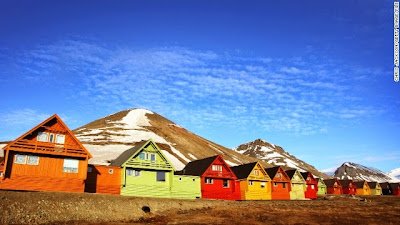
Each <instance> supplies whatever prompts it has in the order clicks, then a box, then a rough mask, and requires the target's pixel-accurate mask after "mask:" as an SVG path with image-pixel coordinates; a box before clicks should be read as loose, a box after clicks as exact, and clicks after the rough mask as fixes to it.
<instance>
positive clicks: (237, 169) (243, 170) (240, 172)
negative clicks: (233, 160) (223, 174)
mask: <svg viewBox="0 0 400 225" xmlns="http://www.w3.org/2000/svg"><path fill="white" fill-rule="evenodd" d="M256 165H257V162H252V163H247V164H243V165H239V166H233V167H231V169H232V171H233V172H234V173H235V175H236V177H237V178H238V179H245V178H247V177H248V176H249V175H250V173H251V171H252V170H253V169H254V167H255V166H256Z"/></svg>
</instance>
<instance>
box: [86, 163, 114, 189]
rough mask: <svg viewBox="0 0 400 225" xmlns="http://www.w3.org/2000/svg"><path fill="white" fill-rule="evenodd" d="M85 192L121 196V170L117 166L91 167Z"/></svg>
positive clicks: (89, 167)
mask: <svg viewBox="0 0 400 225" xmlns="http://www.w3.org/2000/svg"><path fill="white" fill-rule="evenodd" d="M85 192H89V193H102V194H114V195H119V194H121V168H120V167H116V166H105V165H89V166H88V173H87V179H86V185H85Z"/></svg>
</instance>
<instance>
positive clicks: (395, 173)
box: [386, 168, 400, 180]
mask: <svg viewBox="0 0 400 225" xmlns="http://www.w3.org/2000/svg"><path fill="white" fill-rule="evenodd" d="M386 174H387V175H388V176H391V177H394V178H396V179H398V180H400V168H397V169H394V170H391V171H389V172H387V173H386Z"/></svg>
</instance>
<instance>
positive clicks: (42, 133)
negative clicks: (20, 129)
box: [37, 132, 49, 142]
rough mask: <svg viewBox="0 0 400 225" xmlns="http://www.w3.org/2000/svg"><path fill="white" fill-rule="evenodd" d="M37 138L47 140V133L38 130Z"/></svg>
mask: <svg viewBox="0 0 400 225" xmlns="http://www.w3.org/2000/svg"><path fill="white" fill-rule="evenodd" d="M37 140H38V141H43V142H47V141H48V140H49V133H46V132H39V134H38V136H37Z"/></svg>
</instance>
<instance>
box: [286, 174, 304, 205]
mask: <svg viewBox="0 0 400 225" xmlns="http://www.w3.org/2000/svg"><path fill="white" fill-rule="evenodd" d="M286 173H287V175H288V176H289V178H290V180H291V184H292V186H291V187H290V188H291V189H290V200H304V199H306V196H305V192H306V190H307V183H306V180H304V178H303V176H302V175H301V173H300V172H299V171H298V170H296V169H293V170H286Z"/></svg>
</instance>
